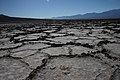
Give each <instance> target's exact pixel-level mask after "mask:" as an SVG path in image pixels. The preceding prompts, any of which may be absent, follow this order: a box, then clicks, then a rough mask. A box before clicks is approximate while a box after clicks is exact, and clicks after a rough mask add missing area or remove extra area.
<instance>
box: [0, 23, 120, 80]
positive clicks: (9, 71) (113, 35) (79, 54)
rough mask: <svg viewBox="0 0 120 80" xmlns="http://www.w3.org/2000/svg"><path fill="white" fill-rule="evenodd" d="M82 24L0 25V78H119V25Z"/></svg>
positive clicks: (19, 79)
mask: <svg viewBox="0 0 120 80" xmlns="http://www.w3.org/2000/svg"><path fill="white" fill-rule="evenodd" d="M85 25H88V24H87V23H86V24H85V23H83V24H81V25H80V23H79V24H76V25H75V23H74V24H71V25H67V26H66V25H64V24H63V25H57V24H56V25H55V24H51V25H45V24H44V25H40V24H39V25H37V26H36V25H33V24H32V25H29V24H18V25H17V24H16V25H14V26H13V25H11V27H10V26H8V25H5V26H4V25H0V26H1V27H0V80H120V76H119V75H120V49H119V47H120V37H119V36H120V31H119V30H120V28H119V27H114V26H101V27H94V26H93V25H92V24H91V26H89V25H90V23H89V25H88V26H85ZM83 26H85V27H83Z"/></svg>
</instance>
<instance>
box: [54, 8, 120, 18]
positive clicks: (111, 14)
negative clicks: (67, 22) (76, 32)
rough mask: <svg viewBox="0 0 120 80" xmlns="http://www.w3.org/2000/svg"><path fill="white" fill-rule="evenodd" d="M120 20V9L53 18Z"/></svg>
mask: <svg viewBox="0 0 120 80" xmlns="http://www.w3.org/2000/svg"><path fill="white" fill-rule="evenodd" d="M107 18H120V9H113V10H109V11H105V12H102V13H86V14H83V15H81V14H78V15H73V16H61V17H53V19H107Z"/></svg>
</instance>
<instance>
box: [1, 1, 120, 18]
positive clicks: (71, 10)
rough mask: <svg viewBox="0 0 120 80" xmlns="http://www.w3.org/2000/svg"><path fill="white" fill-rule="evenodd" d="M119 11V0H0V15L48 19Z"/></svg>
mask: <svg viewBox="0 0 120 80" xmlns="http://www.w3.org/2000/svg"><path fill="white" fill-rule="evenodd" d="M111 9H120V0H0V14H5V15H9V16H19V17H32V18H33V17H35V18H50V17H57V16H69V15H75V14H85V13H91V12H98V13H99V12H103V11H107V10H111Z"/></svg>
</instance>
